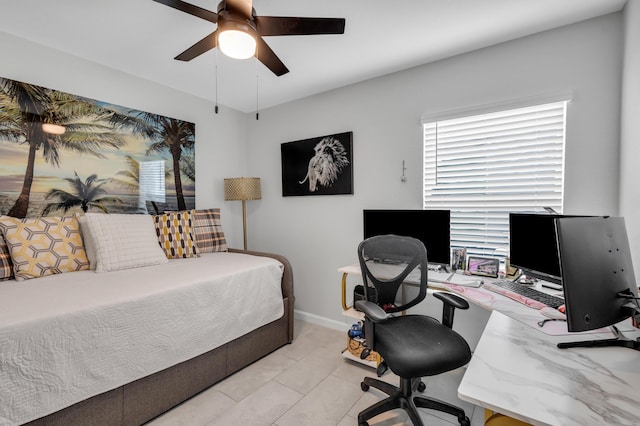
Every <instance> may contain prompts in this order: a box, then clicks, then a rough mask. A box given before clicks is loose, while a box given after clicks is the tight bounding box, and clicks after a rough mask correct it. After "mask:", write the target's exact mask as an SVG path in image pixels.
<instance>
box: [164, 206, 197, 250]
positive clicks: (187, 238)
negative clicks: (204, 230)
mask: <svg viewBox="0 0 640 426" xmlns="http://www.w3.org/2000/svg"><path fill="white" fill-rule="evenodd" d="M153 223H154V224H155V226H156V235H157V236H158V243H159V244H160V247H162V250H164V253H165V254H166V255H167V257H168V258H169V259H179V258H186V257H197V256H198V249H197V247H196V242H195V239H194V238H193V219H192V218H191V211H190V210H184V211H179V212H170V213H165V214H159V215H157V216H153Z"/></svg>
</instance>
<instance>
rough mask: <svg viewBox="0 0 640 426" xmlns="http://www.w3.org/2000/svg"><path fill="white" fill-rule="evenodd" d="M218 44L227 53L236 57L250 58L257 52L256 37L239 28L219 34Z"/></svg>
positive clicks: (231, 56)
mask: <svg viewBox="0 0 640 426" xmlns="http://www.w3.org/2000/svg"><path fill="white" fill-rule="evenodd" d="M218 46H220V50H221V51H222V53H224V54H225V55H227V56H229V57H230V58H234V59H248V58H251V57H252V56H253V55H255V53H256V39H255V37H253V36H252V35H251V34H248V33H246V32H244V31H238V30H225V31H222V32H221V33H220V34H218Z"/></svg>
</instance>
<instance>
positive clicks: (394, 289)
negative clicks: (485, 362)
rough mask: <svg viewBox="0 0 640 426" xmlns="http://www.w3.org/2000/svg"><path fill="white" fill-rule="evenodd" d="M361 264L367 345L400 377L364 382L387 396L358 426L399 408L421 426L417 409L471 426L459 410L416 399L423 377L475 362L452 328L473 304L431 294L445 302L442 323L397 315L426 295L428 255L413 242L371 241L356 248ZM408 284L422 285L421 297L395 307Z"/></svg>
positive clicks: (394, 238) (392, 237) (389, 237)
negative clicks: (457, 313) (457, 316)
mask: <svg viewBox="0 0 640 426" xmlns="http://www.w3.org/2000/svg"><path fill="white" fill-rule="evenodd" d="M358 260H359V262H360V269H361V270H362V277H363V285H364V290H365V299H366V300H359V301H357V302H356V308H357V309H359V310H360V311H362V312H363V313H364V314H365V321H364V338H365V340H366V343H365V345H366V347H367V348H368V349H370V350H374V351H376V352H378V353H379V354H380V356H382V358H383V359H384V362H385V363H386V364H387V366H388V368H389V369H391V371H393V372H394V373H395V374H397V375H398V376H400V387H395V386H393V385H390V384H388V383H386V382H383V381H381V380H378V379H375V378H373V377H365V378H364V381H363V382H362V383H361V385H360V387H361V388H362V390H363V391H365V392H366V391H367V390H369V387H374V388H376V389H379V390H381V391H382V392H384V393H386V394H387V395H389V397H387V398H386V399H383V400H381V401H379V402H377V403H376V404H374V405H372V406H371V407H369V408H367V409H365V410H364V411H362V412H360V413H359V414H358V426H368V423H367V420H369V419H371V418H372V417H375V416H377V415H378V414H380V413H383V412H385V411H389V410H393V409H396V408H402V409H404V410H405V411H406V412H407V413H408V415H409V418H410V419H411V421H412V422H413V424H414V425H416V426H422V425H423V423H422V421H421V420H420V416H419V414H418V410H417V408H416V407H421V408H429V409H434V410H438V411H443V412H445V413H449V414H452V415H454V416H456V417H457V419H458V422H459V423H460V425H463V426H468V425H469V424H470V421H469V417H467V416H466V415H465V413H464V410H462V409H461V408H458V407H456V406H454V405H451V404H449V403H447V402H444V401H440V400H437V399H433V398H428V397H425V396H417V395H416V396H414V395H413V392H414V391H415V390H416V389H417V390H418V391H419V392H422V391H424V390H425V388H426V385H425V384H424V382H422V380H421V378H422V377H425V376H434V375H437V374H440V373H444V372H447V371H450V370H454V369H456V368H459V367H462V366H464V365H465V364H467V363H468V362H469V360H470V359H471V350H470V349H469V345H468V344H467V342H466V341H465V340H464V339H463V338H462V336H460V335H459V334H458V333H456V332H455V331H453V330H452V328H451V327H452V325H453V316H454V312H455V308H458V309H468V308H469V304H468V303H467V301H466V300H464V299H462V298H461V297H459V296H457V295H454V294H450V293H442V292H440V293H434V294H433V295H434V296H435V297H436V298H438V299H440V300H442V302H443V311H442V322H439V321H437V320H436V319H434V318H432V317H429V316H425V315H400V314H399V313H401V312H402V311H404V310H406V309H408V308H410V307H412V306H415V305H416V304H418V303H420V302H421V301H422V300H424V298H425V297H426V295H427V273H428V269H427V250H426V248H425V246H424V244H422V242H421V241H419V240H417V239H415V238H410V237H401V236H397V235H380V236H376V237H371V238H368V239H366V240H364V241H363V242H361V243H360V245H359V246H358ZM410 275H411V276H410ZM407 277H409V278H407ZM407 279H409V280H411V281H412V282H414V281H418V282H419V283H420V287H419V290H418V295H417V296H416V297H415V298H413V299H412V300H409V301H407V302H405V301H402V302H401V303H400V304H399V305H396V300H397V297H398V294H397V293H398V289H399V288H400V287H401V285H402V282H403V281H407ZM383 306H384V308H383ZM392 314H395V315H392Z"/></svg>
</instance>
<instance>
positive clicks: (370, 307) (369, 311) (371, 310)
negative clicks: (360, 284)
mask: <svg viewBox="0 0 640 426" xmlns="http://www.w3.org/2000/svg"><path fill="white" fill-rule="evenodd" d="M356 308H358V309H359V310H360V311H362V312H364V314H365V315H366V316H367V317H368V318H369V319H370V320H371V321H373V322H380V321H384V320H385V319H387V313H386V312H385V311H384V309H382V308H381V307H380V306H378V305H376V304H375V303H373V302H369V301H368V300H358V301H357V302H356Z"/></svg>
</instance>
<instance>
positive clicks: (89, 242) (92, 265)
mask: <svg viewBox="0 0 640 426" xmlns="http://www.w3.org/2000/svg"><path fill="white" fill-rule="evenodd" d="M76 217H77V218H78V222H79V223H80V233H81V234H82V242H83V244H84V251H85V252H86V253H87V259H89V269H91V270H95V269H96V243H95V242H94V240H93V234H92V233H91V229H89V225H88V224H87V218H86V217H84V216H82V215H77V216H76Z"/></svg>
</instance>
